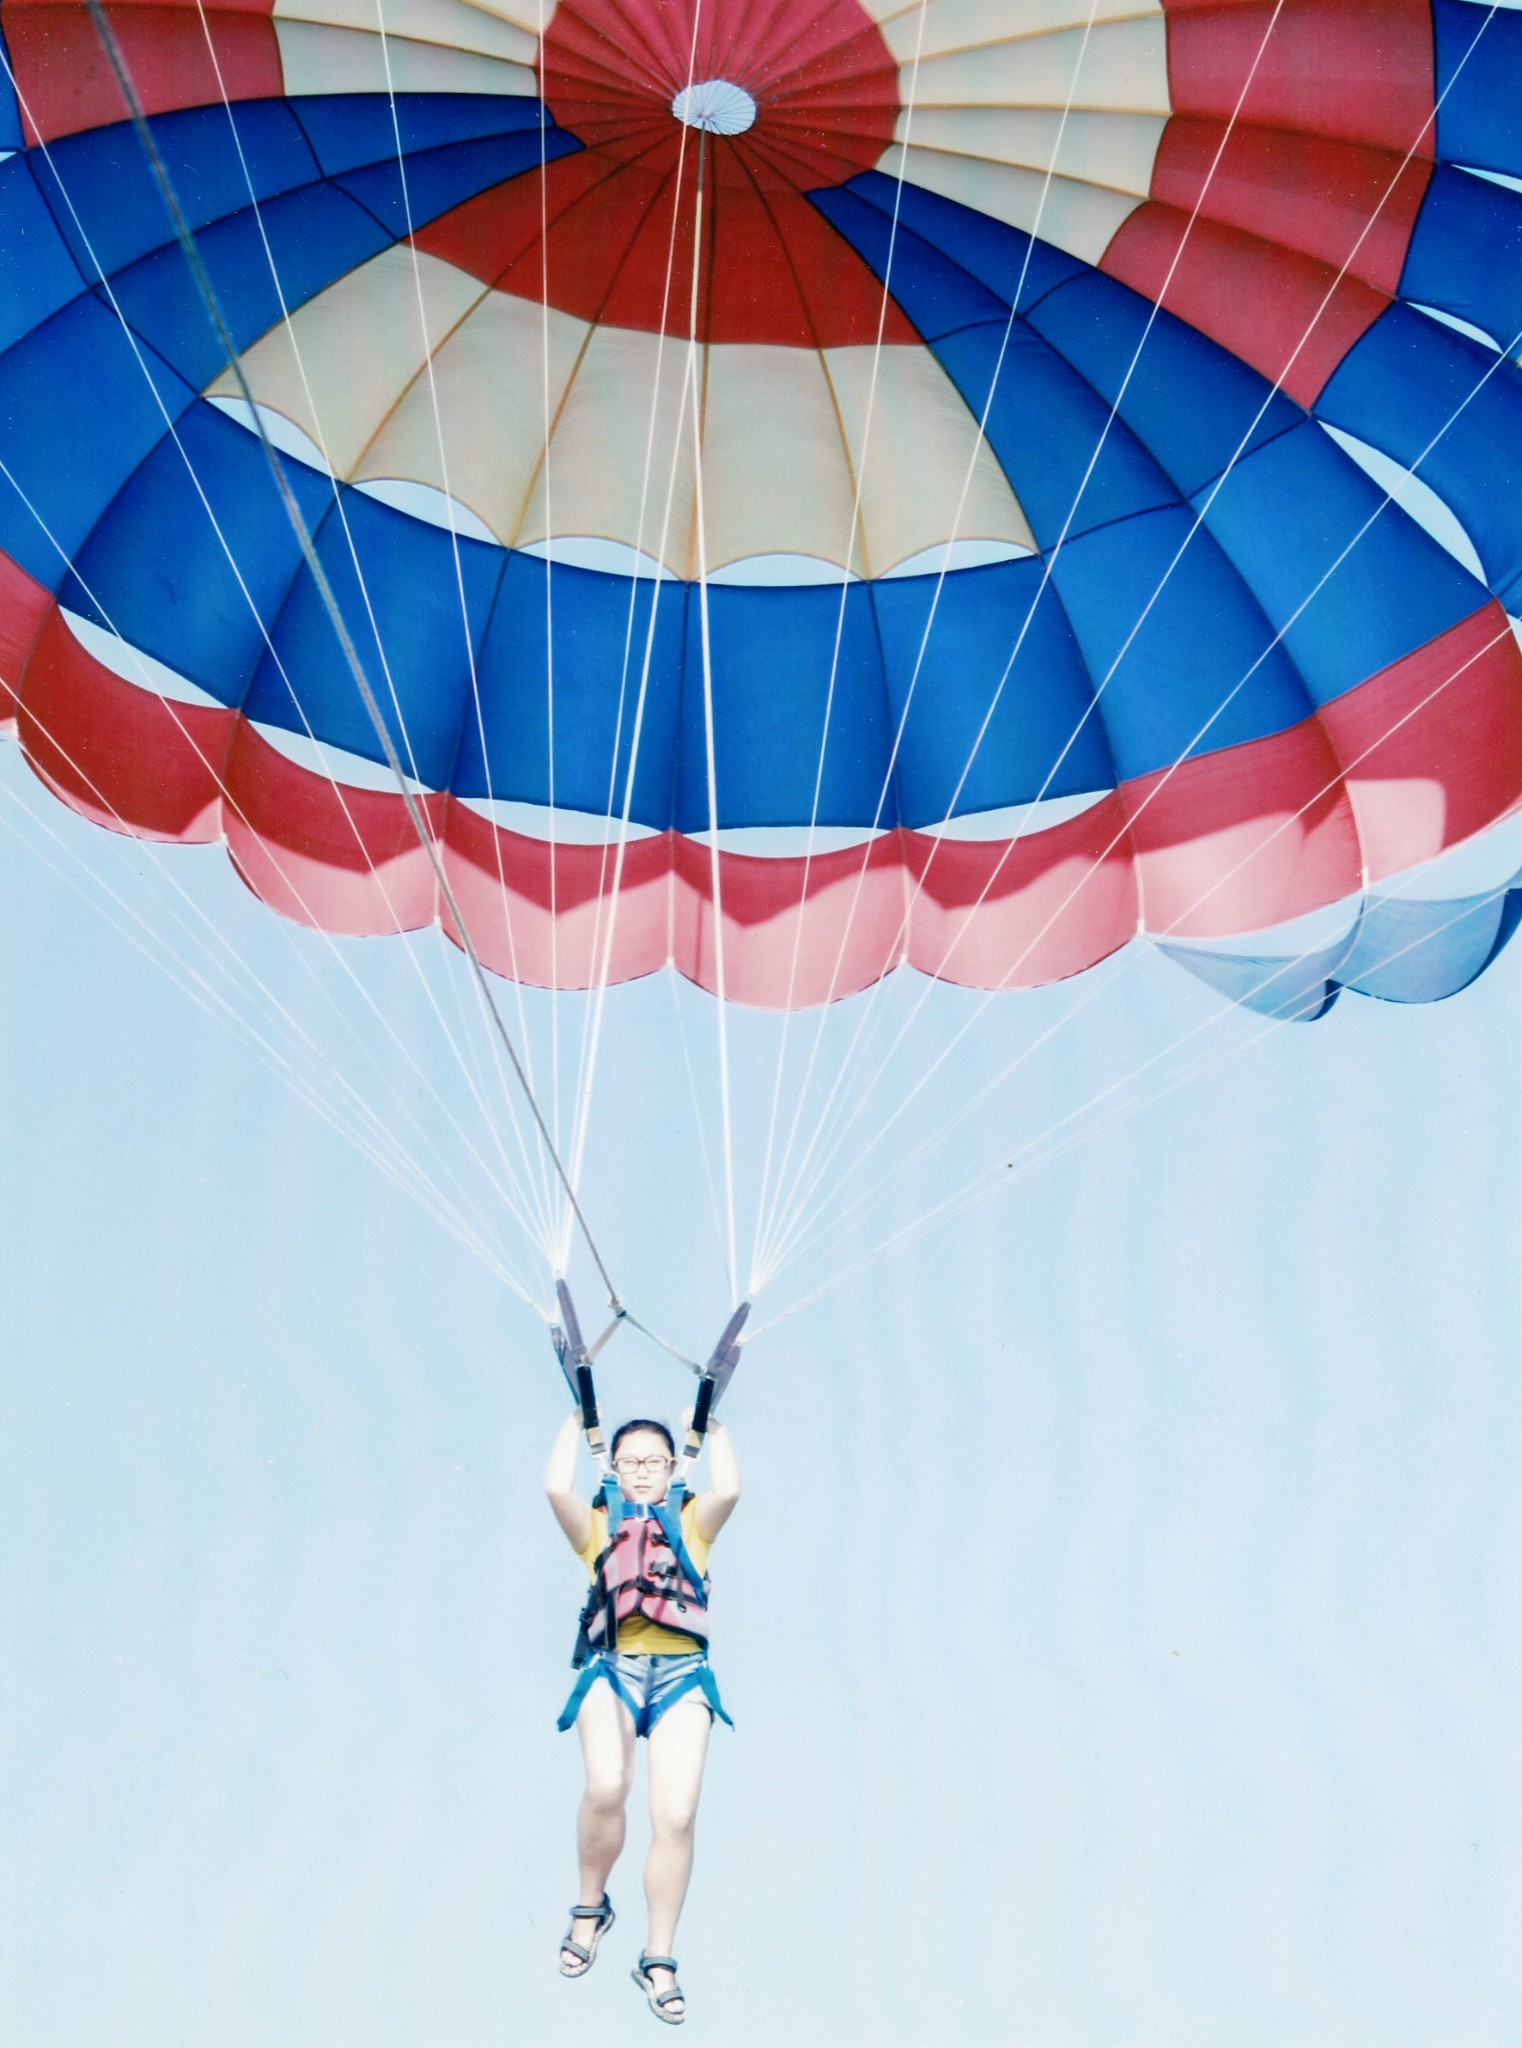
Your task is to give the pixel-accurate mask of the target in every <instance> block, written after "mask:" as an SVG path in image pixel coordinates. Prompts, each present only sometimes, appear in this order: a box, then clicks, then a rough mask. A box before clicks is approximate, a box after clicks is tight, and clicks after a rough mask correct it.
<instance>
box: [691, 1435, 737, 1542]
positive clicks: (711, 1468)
mask: <svg viewBox="0 0 1522 2048" xmlns="http://www.w3.org/2000/svg"><path fill="white" fill-rule="evenodd" d="M708 1474H709V1479H710V1481H711V1484H710V1486H709V1488H708V1491H707V1492H706V1493H700V1494H699V1495H698V1498H697V1502H696V1505H695V1506H694V1508H693V1514H694V1515H695V1517H696V1519H697V1525H698V1534H699V1535H700V1536H701V1537H702V1539H703V1541H704V1542H705V1543H712V1541H713V1539H714V1538H715V1536H717V1535H718V1533H719V1531H720V1530H721V1529H722V1528H723V1526H724V1524H725V1523H726V1522H727V1521H728V1520H729V1518H730V1516H731V1515H732V1514H733V1513H734V1511H735V1503H736V1502H737V1501H738V1500H739V1498H740V1467H739V1465H738V1464H737V1462H736V1460H735V1447H734V1445H733V1444H732V1443H731V1442H730V1440H729V1431H728V1430H727V1429H726V1428H725V1427H724V1425H723V1423H722V1422H711V1423H710V1424H709V1425H708Z"/></svg>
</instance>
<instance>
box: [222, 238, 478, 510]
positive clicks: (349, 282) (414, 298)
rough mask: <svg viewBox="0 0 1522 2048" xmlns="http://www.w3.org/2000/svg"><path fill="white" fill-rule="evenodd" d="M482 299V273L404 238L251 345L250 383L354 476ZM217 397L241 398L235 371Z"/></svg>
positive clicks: (342, 472)
mask: <svg viewBox="0 0 1522 2048" xmlns="http://www.w3.org/2000/svg"><path fill="white" fill-rule="evenodd" d="M414 263H415V264H416V268H415V269H414ZM420 289H421V298H422V308H421V311H420V309H419V304H418V300H419V293H420ZM480 296H481V286H480V284H479V283H478V282H477V280H476V279H475V278H473V277H469V276H467V275H466V273H465V272H464V271H462V270H457V269H456V268H455V267H454V265H453V264H450V263H441V262H439V261H438V259H437V258H435V257H431V256H421V255H419V256H416V257H415V256H414V253H413V251H412V250H411V249H410V248H408V247H406V246H404V245H398V246H397V247H395V248H391V249H386V250H384V251H383V252H382V253H381V254H380V255H379V256H376V257H373V258H372V259H371V261H370V262H368V263H365V264H362V265H361V266H360V268H359V269H358V270H352V271H350V272H349V274H348V275H347V276H346V277H342V278H340V279H339V280H338V282H337V283H336V284H333V285H330V286H329V287H328V289H327V290H326V291H325V292H322V293H320V294H319V296H318V297H317V298H315V299H312V300H311V301H310V302H309V303H308V304H307V305H305V306H302V307H299V308H298V309H297V311H296V312H294V313H293V314H292V315H291V317H290V321H289V323H288V324H287V323H285V322H282V323H281V325H280V326H278V327H272V328H271V329H270V330H269V332H268V333H267V334H265V335H263V336H261V338H260V339H259V340H258V341H257V342H255V344H254V346H253V347H252V348H251V349H249V350H247V351H246V352H245V354H244V356H243V370H244V374H245V376H246V377H247V378H248V382H249V388H250V389H251V390H252V392H253V394H254V397H255V398H256V399H257V401H258V402H259V403H260V404H261V405H268V406H272V407H273V408H274V409H275V411H276V412H281V413H284V414H285V416H286V418H287V419H290V420H294V421H295V423H296V425H297V426H298V427H300V428H301V429H302V431H303V432H304V433H306V434H309V435H310V436H311V438H312V440H313V441H314V442H316V444H317V446H318V447H319V448H321V449H322V450H323V451H324V452H325V453H326V455H327V458H328V462H329V464H330V466H331V468H332V471H333V474H334V475H335V476H338V477H342V478H345V479H347V478H348V477H349V476H350V475H351V474H352V472H353V468H354V465H355V464H356V463H357V462H358V461H359V459H360V457H361V455H362V454H363V452H364V450H365V449H366V448H367V447H368V445H369V443H370V442H371V440H372V439H373V438H374V436H375V434H376V433H377V431H378V430H379V428H380V426H381V425H382V423H383V422H384V421H385V420H386V418H387V417H388V415H389V414H390V412H391V410H392V408H393V407H394V406H395V405H396V404H397V402H398V400H399V399H400V398H401V397H402V395H403V393H404V392H405V391H406V390H407V388H408V386H409V385H410V384H411V382H412V380H413V378H414V377H415V375H416V374H417V370H418V367H419V365H420V364H421V363H422V361H423V360H424V358H425V357H426V355H427V353H428V349H429V348H430V347H435V346H437V344H438V343H439V342H440V341H442V339H443V338H444V336H445V335H446V334H448V333H449V332H450V330H451V329H452V328H453V327H454V326H455V325H456V323H457V322H458V321H460V320H461V319H463V318H464V316H465V313H466V312H467V310H468V309H469V308H470V307H471V306H472V305H473V304H474V303H475V302H476V300H477V299H478V298H479V297H480ZM425 332H426V335H427V340H426V341H425V340H424V334H425ZM209 395H210V396H211V397H214V398H236V397H238V396H240V395H241V394H240V392H239V389H238V385H237V382H236V380H235V379H234V377H233V374H232V372H231V371H230V370H224V371H223V373H222V375H221V376H220V377H218V378H217V380H216V382H215V383H214V384H212V385H211V386H210V387H209ZM420 481H423V482H427V483H436V482H437V481H438V479H437V477H436V476H435V475H430V476H427V477H424V478H422V479H420Z"/></svg>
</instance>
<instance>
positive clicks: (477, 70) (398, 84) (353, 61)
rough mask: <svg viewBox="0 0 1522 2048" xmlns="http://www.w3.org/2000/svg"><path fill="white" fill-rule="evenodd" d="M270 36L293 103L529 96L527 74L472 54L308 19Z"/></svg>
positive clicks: (533, 84)
mask: <svg viewBox="0 0 1522 2048" xmlns="http://www.w3.org/2000/svg"><path fill="white" fill-rule="evenodd" d="M275 36H276V40H277V41H278V43H279V45H280V67H281V71H282V73H283V74H284V78H285V90H286V93H287V95H288V96H290V97H291V98H293V99H301V98H310V97H311V96H312V95H314V94H317V93H355V92H388V91H389V92H480V93H494V94H496V95H497V96H498V97H502V98H509V99H512V98H517V99H522V98H532V97H533V95H534V94H535V93H537V92H538V90H539V81H538V79H537V77H536V76H535V74H534V71H533V69H532V68H531V67H530V66H529V65H526V64H519V63H516V62H508V61H506V60H504V59H503V58H500V57H491V56H481V55H479V54H477V53H476V52H474V51H472V50H449V49H445V48H444V46H443V45H442V44H440V43H431V42H413V41H410V40H409V39H408V38H407V37H405V36H393V35H387V36H386V37H384V38H382V37H381V36H379V35H377V34H376V33H375V32H374V31H373V30H369V29H351V28H332V27H329V26H327V25H326V24H324V23H319V22H311V21H279V20H277V21H276V23H275Z"/></svg>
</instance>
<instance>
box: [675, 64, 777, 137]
mask: <svg viewBox="0 0 1522 2048" xmlns="http://www.w3.org/2000/svg"><path fill="white" fill-rule="evenodd" d="M671 111H672V113H673V114H675V115H676V117H677V119H678V120H679V121H685V122H686V124H687V126H688V127H689V128H706V129H707V131H708V133H709V134H710V135H743V134H744V133H745V131H746V129H747V128H749V127H750V126H751V124H752V123H753V122H754V120H755V118H756V103H755V101H754V100H753V99H752V98H751V96H750V94H749V93H748V92H747V91H746V90H745V88H744V86H743V85H731V84H730V82H729V80H728V79H727V78H705V79H703V80H702V81H701V83H700V84H697V85H684V86H683V87H682V90H681V91H680V92H679V93H678V94H677V96H676V98H675V99H674V100H673V101H672V102H671Z"/></svg>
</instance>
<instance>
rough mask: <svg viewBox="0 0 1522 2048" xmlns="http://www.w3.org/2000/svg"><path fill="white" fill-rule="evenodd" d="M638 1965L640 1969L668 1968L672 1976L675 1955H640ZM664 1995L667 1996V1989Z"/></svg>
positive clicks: (674, 1973) (674, 1970)
mask: <svg viewBox="0 0 1522 2048" xmlns="http://www.w3.org/2000/svg"><path fill="white" fill-rule="evenodd" d="M639 1966H640V1968H641V1969H642V1970H669V1971H670V1972H671V1974H672V1976H673V1977H674V1976H675V1975H676V1957H675V1956H641V1957H640V1959H639ZM666 1996H667V1997H668V1998H669V1997H670V1996H671V1993H670V1992H669V1991H668V1992H667V1993H666Z"/></svg>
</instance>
